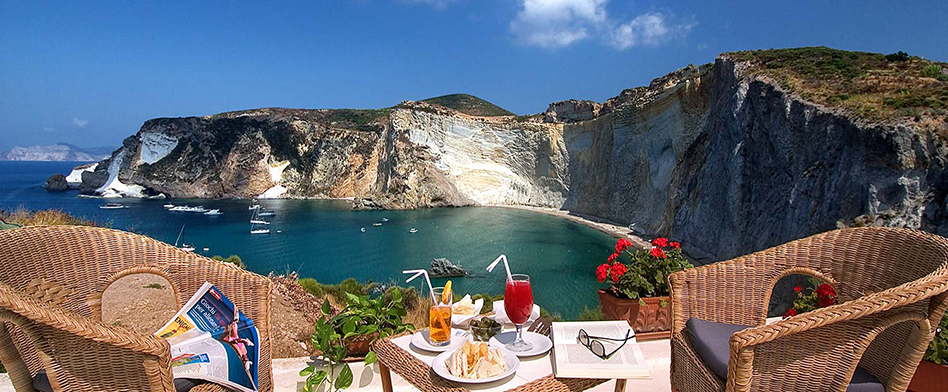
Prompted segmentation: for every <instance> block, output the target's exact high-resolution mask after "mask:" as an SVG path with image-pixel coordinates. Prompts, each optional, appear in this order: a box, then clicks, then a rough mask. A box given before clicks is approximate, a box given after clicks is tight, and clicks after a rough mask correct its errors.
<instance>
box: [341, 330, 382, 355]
mask: <svg viewBox="0 0 948 392" xmlns="http://www.w3.org/2000/svg"><path fill="white" fill-rule="evenodd" d="M378 337H379V334H378V332H376V333H372V334H368V335H355V336H350V337H348V338H346V339H345V343H346V350H347V351H348V353H349V357H350V358H359V357H365V354H368V352H369V350H371V349H372V341H374V340H375V339H376V338H378Z"/></svg>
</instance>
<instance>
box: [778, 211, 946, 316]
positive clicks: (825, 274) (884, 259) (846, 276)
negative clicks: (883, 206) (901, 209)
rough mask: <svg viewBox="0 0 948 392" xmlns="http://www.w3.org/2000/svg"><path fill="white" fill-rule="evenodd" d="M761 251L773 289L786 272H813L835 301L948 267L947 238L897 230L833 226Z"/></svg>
mask: <svg viewBox="0 0 948 392" xmlns="http://www.w3.org/2000/svg"><path fill="white" fill-rule="evenodd" d="M765 252H768V255H767V257H768V258H771V259H772V260H773V265H774V267H775V268H774V269H773V270H772V271H771V274H770V275H771V276H770V277H769V278H770V279H771V282H770V283H771V284H770V287H771V288H773V287H774V284H775V283H776V282H777V281H778V280H779V279H780V278H782V277H784V276H787V275H789V274H797V273H802V274H808V275H813V276H816V277H819V278H822V279H825V280H827V281H829V282H831V283H832V284H833V285H834V286H836V288H837V292H839V295H840V298H839V302H845V301H848V300H851V299H855V298H859V297H862V296H864V295H867V294H871V293H876V292H880V291H883V290H887V289H890V288H893V287H897V286H899V285H902V284H905V283H908V282H912V281H916V280H919V279H922V278H924V277H926V276H929V275H933V274H944V273H945V272H946V271H948V239H946V238H944V237H941V236H937V235H934V234H930V233H926V232H922V231H918V230H910V229H901V228H885V227H862V228H849V229H841V230H833V231H829V232H825V233H821V234H817V235H814V236H811V237H807V238H803V239H800V240H797V241H793V242H790V243H788V244H785V245H781V246H778V247H776V248H773V249H769V250H767V251H765ZM768 303H769V298H767V301H765V303H764V304H763V305H764V306H765V308H764V309H766V306H767V304H768Z"/></svg>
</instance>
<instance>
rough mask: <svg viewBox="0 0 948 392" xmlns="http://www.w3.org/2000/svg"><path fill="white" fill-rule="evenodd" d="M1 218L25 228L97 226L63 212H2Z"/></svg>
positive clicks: (0, 212)
mask: <svg viewBox="0 0 948 392" xmlns="http://www.w3.org/2000/svg"><path fill="white" fill-rule="evenodd" d="M0 218H3V220H4V221H6V222H8V223H16V224H18V225H23V226H59V225H73V226H96V224H95V222H93V221H90V220H86V219H82V218H76V217H74V216H72V215H69V214H67V213H65V212H63V211H62V210H42V211H29V210H25V209H18V210H16V211H13V212H11V213H7V212H2V211H0Z"/></svg>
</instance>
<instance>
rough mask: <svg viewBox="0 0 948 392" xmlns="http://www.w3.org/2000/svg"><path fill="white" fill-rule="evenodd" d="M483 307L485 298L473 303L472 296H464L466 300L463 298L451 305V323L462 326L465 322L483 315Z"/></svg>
mask: <svg viewBox="0 0 948 392" xmlns="http://www.w3.org/2000/svg"><path fill="white" fill-rule="evenodd" d="M483 307H484V299H483V298H478V299H477V300H476V301H472V300H471V295H470V294H467V295H465V296H464V298H461V300H460V301H458V302H455V303H454V305H451V323H452V324H454V325H461V324H463V323H464V322H465V321H468V320H470V319H472V318H474V317H475V316H477V315H478V314H481V309H482V308H483Z"/></svg>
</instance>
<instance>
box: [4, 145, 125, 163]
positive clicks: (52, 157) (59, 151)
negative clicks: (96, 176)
mask: <svg viewBox="0 0 948 392" xmlns="http://www.w3.org/2000/svg"><path fill="white" fill-rule="evenodd" d="M113 149H114V147H93V148H82V147H77V146H74V145H71V144H66V143H58V144H51V145H46V146H29V147H19V146H17V147H13V148H12V149H11V150H10V151H7V152H6V153H3V154H0V159H3V160H8V161H64V162H69V161H73V162H90V161H99V160H102V159H105V158H107V157H108V156H109V152H110V151H112V150H113Z"/></svg>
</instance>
